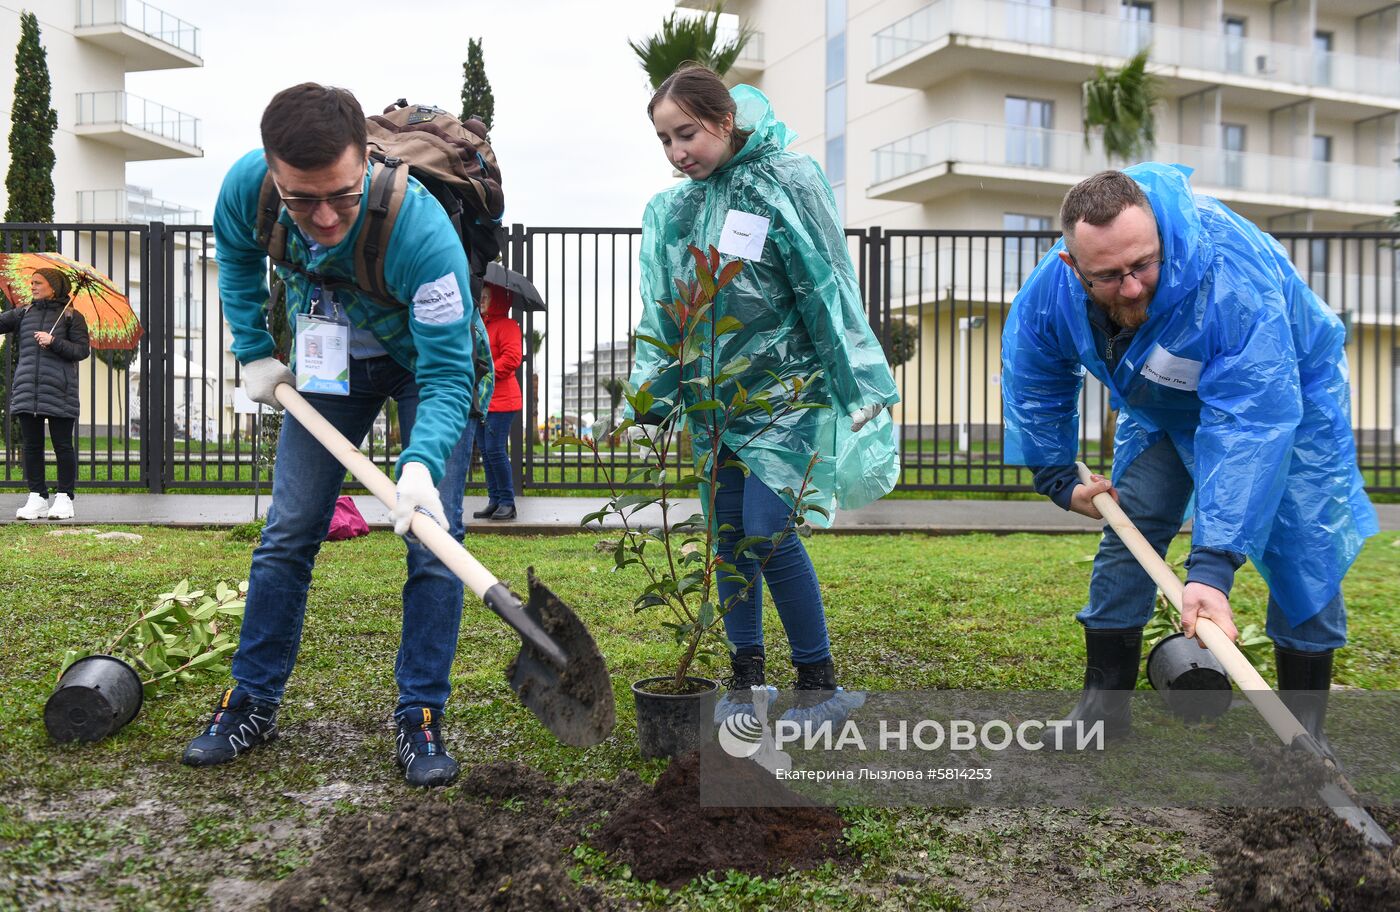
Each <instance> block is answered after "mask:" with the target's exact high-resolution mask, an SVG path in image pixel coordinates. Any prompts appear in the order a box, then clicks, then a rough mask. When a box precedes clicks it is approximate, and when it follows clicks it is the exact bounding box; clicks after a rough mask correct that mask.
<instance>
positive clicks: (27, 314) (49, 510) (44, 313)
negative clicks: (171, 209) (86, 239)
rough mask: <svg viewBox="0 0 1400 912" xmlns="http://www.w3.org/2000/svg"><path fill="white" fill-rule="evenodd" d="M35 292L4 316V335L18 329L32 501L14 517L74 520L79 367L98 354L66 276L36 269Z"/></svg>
mask: <svg viewBox="0 0 1400 912" xmlns="http://www.w3.org/2000/svg"><path fill="white" fill-rule="evenodd" d="M29 287H30V289H31V291H32V292H33V297H32V300H31V301H30V303H29V305H28V306H27V307H15V308H13V309H11V310H7V311H5V312H4V313H0V333H8V332H14V331H16V330H18V334H17V335H18V345H19V363H18V364H17V365H16V366H15V375H14V380H13V382H12V384H11V387H10V414H11V415H14V416H15V417H16V418H17V419H18V420H19V426H20V433H21V435H22V436H23V439H24V479H25V481H26V482H27V483H28V485H29V500H28V502H26V503H25V505H24V506H22V507H20V508H19V509H18V510H16V511H15V518H16V519H46V518H47V519H72V518H73V488H74V486H75V485H76V483H77V480H78V452H77V450H76V449H74V446H73V430H74V426H75V425H76V424H77V423H78V362H79V361H81V360H83V359H84V358H86V357H87V356H88V354H89V352H90V350H91V349H90V348H89V345H88V327H87V320H85V319H84V318H83V315H82V314H80V313H78V312H77V311H76V310H74V309H73V307H72V306H71V303H70V302H69V299H68V295H69V292H70V291H71V288H72V286H71V283H70V282H69V280H68V275H67V273H65V272H64V271H63V270H61V269H53V268H43V269H36V270H34V274H33V276H32V277H31V278H30V286H29ZM45 421H47V422H48V425H49V438H50V439H51V440H52V441H53V451H54V457H55V458H56V459H57V461H58V490H57V493H55V495H54V499H53V504H52V506H50V504H49V486H48V481H47V480H46V479H45V477H44V422H45Z"/></svg>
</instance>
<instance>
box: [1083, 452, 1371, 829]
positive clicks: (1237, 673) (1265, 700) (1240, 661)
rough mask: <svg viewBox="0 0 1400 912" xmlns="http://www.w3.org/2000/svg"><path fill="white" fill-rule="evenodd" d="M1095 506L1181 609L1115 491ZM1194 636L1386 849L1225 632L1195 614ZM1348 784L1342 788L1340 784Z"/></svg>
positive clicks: (1327, 796)
mask: <svg viewBox="0 0 1400 912" xmlns="http://www.w3.org/2000/svg"><path fill="white" fill-rule="evenodd" d="M1075 465H1076V467H1077V468H1078V469H1079V480H1080V481H1081V482H1083V483H1084V484H1086V485H1087V484H1092V483H1093V480H1092V479H1091V478H1090V474H1089V469H1088V467H1087V466H1085V465H1084V463H1082V462H1080V463H1076V464H1075ZM1094 506H1095V507H1097V508H1098V511H1099V513H1101V514H1103V518H1104V519H1106V520H1108V524H1109V525H1110V526H1112V527H1113V531H1114V532H1117V533H1118V537H1119V538H1120V539H1122V541H1123V544H1125V545H1127V547H1128V550H1129V551H1131V552H1132V555H1133V557H1135V558H1137V562H1138V563H1139V564H1141V565H1142V569H1143V570H1146V571H1147V575H1148V576H1150V577H1152V581H1153V582H1154V583H1156V584H1157V588H1159V589H1161V590H1162V592H1163V594H1164V595H1166V597H1167V598H1168V599H1169V600H1170V601H1171V603H1172V604H1173V605H1175V606H1176V610H1177V611H1180V610H1181V592H1182V589H1183V588H1184V587H1183V586H1182V583H1181V579H1180V578H1179V577H1177V575H1176V574H1175V573H1173V572H1172V569H1171V567H1169V566H1167V562H1166V561H1164V560H1162V558H1161V556H1160V555H1158V554H1157V552H1156V550H1155V549H1154V548H1153V547H1152V546H1151V545H1150V544H1148V543H1147V539H1145V538H1143V537H1142V533H1141V532H1139V531H1138V530H1137V527H1136V526H1134V525H1133V521H1132V520H1131V519H1129V518H1128V514H1126V513H1124V512H1123V509H1122V507H1120V506H1118V503H1117V501H1115V500H1114V499H1113V495H1111V494H1109V493H1107V492H1104V493H1103V494H1099V495H1097V496H1096V497H1095V498H1094ZM1196 636H1197V637H1199V638H1200V641H1201V642H1202V643H1204V644H1205V645H1206V648H1207V649H1209V650H1210V651H1211V653H1212V654H1214V655H1215V657H1216V658H1217V659H1219V660H1220V664H1221V665H1224V666H1225V670H1226V671H1227V672H1228V673H1229V675H1230V677H1232V678H1234V679H1235V683H1236V684H1238V685H1239V687H1240V690H1241V691H1242V692H1243V693H1244V695H1245V697H1247V698H1248V699H1249V702H1251V703H1253V704H1254V708H1255V709H1257V710H1258V711H1259V715H1261V716H1263V717H1264V721H1265V722H1267V723H1268V724H1269V727H1270V728H1272V729H1273V730H1274V734H1276V735H1278V738H1279V740H1280V741H1282V742H1283V743H1284V744H1285V745H1287V746H1290V747H1292V746H1293V745H1297V746H1299V747H1301V748H1303V749H1304V750H1307V751H1308V752H1309V753H1311V754H1313V755H1314V756H1315V757H1317V758H1318V759H1320V760H1322V761H1323V762H1324V763H1326V764H1327V766H1328V767H1329V769H1330V770H1331V771H1332V773H1333V774H1334V775H1335V776H1336V780H1337V781H1336V782H1329V783H1328V784H1327V785H1324V786H1322V787H1321V788H1319V789H1318V795H1319V796H1321V798H1322V800H1323V801H1325V802H1326V803H1327V806H1328V807H1329V808H1331V809H1332V813H1334V814H1336V815H1337V816H1338V817H1340V818H1341V819H1342V820H1344V821H1346V822H1347V824H1348V825H1349V826H1351V828H1352V829H1354V830H1356V831H1357V832H1359V833H1360V834H1361V835H1362V836H1363V837H1364V838H1365V839H1366V841H1367V842H1368V843H1370V844H1371V845H1372V846H1373V847H1375V848H1377V849H1389V848H1390V847H1391V846H1392V845H1393V843H1392V842H1391V840H1390V836H1388V835H1387V834H1386V832H1385V830H1384V829H1382V828H1381V826H1380V824H1378V823H1376V821H1375V819H1374V818H1372V817H1371V815H1370V814H1368V813H1366V811H1365V810H1364V809H1363V808H1361V807H1360V806H1359V805H1358V804H1357V803H1356V801H1355V800H1354V799H1353V798H1351V797H1350V795H1349V794H1348V793H1351V794H1355V790H1354V789H1352V788H1351V785H1350V783H1348V782H1347V781H1346V779H1345V777H1343V776H1342V774H1341V773H1340V772H1338V771H1337V769H1336V767H1335V766H1334V765H1333V764H1332V762H1331V761H1330V760H1328V759H1327V757H1326V755H1325V754H1324V753H1323V751H1322V748H1321V747H1320V746H1319V745H1318V743H1317V741H1316V740H1314V739H1313V737H1312V735H1310V734H1308V732H1307V729H1305V728H1303V725H1302V723H1301V722H1299V721H1298V720H1297V718H1296V717H1294V715H1293V713H1291V712H1290V711H1289V709H1288V707H1287V706H1285V705H1284V704H1283V701H1282V700H1280V699H1279V696H1278V694H1277V693H1275V692H1274V691H1273V689H1272V688H1270V687H1269V685H1268V684H1266V683H1265V682H1264V679H1263V678H1262V677H1260V676H1259V672H1257V671H1255V670H1254V666H1253V665H1251V664H1249V660H1248V659H1246V658H1245V657H1244V653H1242V652H1240V650H1239V648H1238V647H1236V646H1235V644H1234V643H1233V642H1232V641H1231V640H1230V638H1229V637H1227V636H1226V635H1225V631H1223V630H1221V629H1220V628H1219V627H1218V626H1217V625H1216V623H1215V622H1214V621H1212V620H1211V619H1210V618H1198V619H1197V620H1196ZM1343 785H1344V786H1346V789H1345V790H1343V788H1342V786H1343Z"/></svg>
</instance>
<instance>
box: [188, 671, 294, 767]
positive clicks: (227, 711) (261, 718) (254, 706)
mask: <svg viewBox="0 0 1400 912" xmlns="http://www.w3.org/2000/svg"><path fill="white" fill-rule="evenodd" d="M276 738H277V705H276V704H275V703H259V702H258V701H256V700H254V699H253V698H252V697H250V696H248V695H247V694H246V693H242V692H239V693H238V698H237V699H234V690H233V689H229V690H226V691H224V695H223V696H222V697H220V698H219V703H218V705H217V706H215V707H214V718H212V719H210V720H209V727H208V728H206V729H205V730H204V734H202V735H200V736H199V737H198V738H195V739H194V740H193V741H191V742H190V744H189V747H186V748H185V755H184V756H183V757H181V758H180V762H181V763H183V764H185V765H186V766H214V765H215V764H219V763H228V762H229V761H230V760H233V759H235V758H236V757H237V756H238V755H239V754H241V753H243V752H244V751H248V750H252V749H253V748H255V747H257V746H258V745H259V744H265V743H266V742H268V741H273V740H276Z"/></svg>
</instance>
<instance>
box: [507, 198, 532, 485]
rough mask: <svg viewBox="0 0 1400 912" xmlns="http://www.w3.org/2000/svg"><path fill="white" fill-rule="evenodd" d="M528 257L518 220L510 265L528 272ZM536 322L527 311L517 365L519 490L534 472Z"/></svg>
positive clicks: (513, 444)
mask: <svg viewBox="0 0 1400 912" xmlns="http://www.w3.org/2000/svg"><path fill="white" fill-rule="evenodd" d="M527 258H528V253H527V251H526V246H525V226H524V225H521V224H518V223H517V224H514V225H511V226H510V259H509V262H508V265H509V266H510V268H511V269H514V270H515V271H516V272H519V273H522V274H525V273H526V270H527V268H528V266H527ZM534 325H535V315H534V313H533V312H531V311H526V313H525V326H524V338H522V339H521V340H520V348H521V350H522V351H523V352H524V355H525V357H524V358H522V359H521V361H520V366H519V367H517V368H516V369H515V377H516V382H517V383H518V384H519V385H520V390H521V392H522V393H523V396H522V398H523V400H524V401H523V402H522V403H521V406H522V410H521V411H522V414H523V415H524V416H525V420H524V421H517V422H516V423H515V425H514V426H513V427H512V428H511V431H510V472H511V480H512V482H513V483H514V487H515V491H516V493H517V494H522V493H524V491H525V482H526V479H527V478H529V476H530V473H528V472H526V471H525V462H526V460H529V459H532V458H533V456H534V452H535V448H534V447H533V446H529V447H528V448H527V445H526V439H527V438H526V434H525V429H526V428H533V427H534V426H535V424H534V408H533V407H532V402H533V399H532V397H531V395H530V383H531V382H533V378H534V376H535V373H534V369H535V357H534V355H533V353H532V352H531V351H530V331H531V330H532V329H534ZM529 439H530V440H531V441H533V440H534V436H533V435H530V437H529Z"/></svg>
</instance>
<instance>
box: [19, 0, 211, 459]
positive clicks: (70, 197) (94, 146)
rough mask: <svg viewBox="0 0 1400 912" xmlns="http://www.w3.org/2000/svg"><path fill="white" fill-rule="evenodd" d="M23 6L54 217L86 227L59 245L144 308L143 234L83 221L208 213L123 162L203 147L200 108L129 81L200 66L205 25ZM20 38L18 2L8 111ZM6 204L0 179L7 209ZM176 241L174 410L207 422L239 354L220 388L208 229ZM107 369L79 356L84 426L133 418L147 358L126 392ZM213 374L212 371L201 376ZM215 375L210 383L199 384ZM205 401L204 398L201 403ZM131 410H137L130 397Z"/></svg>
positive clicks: (131, 13)
mask: <svg viewBox="0 0 1400 912" xmlns="http://www.w3.org/2000/svg"><path fill="white" fill-rule="evenodd" d="M25 6H26V8H27V9H28V10H30V11H32V12H34V14H35V15H36V17H37V18H38V21H39V30H40V43H41V44H42V45H43V46H44V49H45V52H46V54H47V59H48V69H49V78H50V80H51V104H52V106H53V108H54V110H55V111H56V112H57V115H58V129H57V130H56V131H55V133H54V138H53V147H54V154H55V159H56V161H55V166H54V174H53V177H54V216H55V221H57V222H58V223H60V224H68V225H73V224H77V225H79V226H80V227H79V228H78V229H76V230H72V229H70V230H64V231H61V232H60V244H61V245H62V248H63V252H64V253H65V254H66V255H69V256H72V257H74V258H76V259H78V260H80V261H82V262H85V263H88V264H90V265H92V266H94V267H96V268H97V269H98V270H100V271H101V272H103V273H104V274H105V275H107V276H108V277H110V278H111V279H112V280H113V282H114V283H115V284H116V286H117V287H118V288H120V289H122V290H127V291H129V292H130V297H131V300H132V304H133V306H138V307H139V305H140V301H141V295H142V290H143V289H142V286H143V275H142V270H141V263H140V261H141V255H142V251H141V250H140V245H139V243H138V242H137V240H136V235H134V234H131V233H129V232H127V231H124V230H121V229H117V230H110V229H97V228H94V229H84V228H82V227H81V226H83V225H94V226H95V225H122V224H131V225H139V224H146V223H149V222H152V221H163V222H166V223H168V224H171V225H177V226H180V225H193V224H197V223H198V222H199V221H200V216H201V213H200V212H198V211H197V210H195V209H194V208H191V207H188V206H184V205H181V204H179V203H178V202H169V201H166V200H164V199H161V198H160V194H159V193H158V192H157V191H156V190H155V189H154V188H146V187H138V186H134V185H132V184H129V183H128V182H127V178H126V164H127V162H131V161H153V160H170V161H172V162H174V161H178V160H181V159H190V158H199V157H201V156H203V154H204V151H203V148H202V146H201V139H200V121H199V119H198V118H197V117H195V116H194V115H192V114H188V113H185V112H182V111H177V110H174V109H173V108H170V107H169V106H166V105H163V104H161V103H160V102H159V100H158V99H148V98H142V97H140V96H137V95H135V94H133V93H131V92H128V91H126V74H127V73H132V72H139V71H149V70H180V69H184V68H189V67H199V66H203V65H204V61H203V58H202V57H201V56H200V54H201V52H200V32H199V29H198V28H197V27H195V26H194V25H192V24H191V23H188V22H185V21H184V20H182V19H179V18H177V17H175V16H173V15H171V14H169V13H167V12H165V11H164V10H162V9H160V8H159V7H157V6H154V5H152V4H150V3H146V2H144V0H31V2H29V3H27V4H26V5H25ZM19 37H20V9H19V8H17V7H6V8H4V9H0V58H3V59H4V60H5V61H6V63H5V64H4V65H0V71H3V72H4V73H5V74H6V75H4V76H0V102H4V103H5V110H6V111H8V110H9V109H10V108H11V107H12V105H13V98H14V71H13V60H14V53H15V48H16V46H17V44H18V43H19ZM9 130H10V118H9V117H8V116H4V117H3V118H0V135H3V136H4V137H8V133H9ZM4 205H5V191H4V187H3V186H0V207H3V206H4ZM173 243H174V247H175V251H176V268H175V270H174V272H173V275H172V276H171V278H172V280H173V283H174V288H173V293H174V296H175V302H176V304H175V321H174V326H173V327H172V328H171V331H172V332H173V336H174V338H173V340H172V346H173V347H172V350H173V352H174V353H175V355H176V357H175V358H174V359H172V362H173V371H174V374H175V386H174V392H175V400H174V401H175V403H176V406H175V407H176V410H177V419H179V420H184V421H186V423H191V422H193V423H194V424H197V425H205V424H207V423H208V422H207V421H206V419H208V418H210V417H213V415H215V414H216V413H217V410H218V408H219V407H220V404H221V403H222V404H225V405H226V404H227V400H228V397H229V395H230V394H231V391H232V365H231V361H229V363H227V364H225V365H224V366H225V373H226V374H227V380H226V381H225V383H224V384H223V388H222V389H219V388H217V387H218V376H219V366H220V363H221V362H222V361H226V360H228V359H227V356H226V355H225V348H226V346H225V345H224V344H223V340H221V339H220V338H218V333H217V331H215V332H213V333H212V334H207V333H206V332H205V326H206V324H208V325H209V326H210V327H211V328H212V327H216V326H217V325H218V319H217V311H216V310H215V308H217V306H218V296H217V292H216V291H214V289H215V287H216V281H217V274H216V270H215V269H214V266H213V258H212V256H208V257H206V256H205V253H206V249H205V248H206V247H208V246H210V245H212V237H210V236H206V235H203V234H189V233H183V232H177V233H176V234H175V235H174V241H173ZM206 262H207V268H206ZM109 374H110V372H109V369H108V368H107V366H106V365H105V364H104V363H102V362H101V361H99V360H98V359H96V358H92V359H89V360H87V361H85V362H84V363H83V365H82V373H81V383H82V398H83V402H82V419H81V423H82V426H83V429H82V431H81V433H88V432H89V431H91V432H93V433H98V434H102V433H113V434H116V433H120V431H121V428H122V426H123V425H124V424H127V421H126V417H125V415H124V414H123V412H125V411H127V410H128V407H127V406H126V404H125V401H124V400H125V397H126V396H127V395H130V397H131V398H133V399H134V398H135V392H134V391H135V390H136V389H137V387H138V383H137V379H138V377H139V366H137V367H133V369H132V371H131V373H130V377H129V379H130V381H131V382H130V383H129V384H128V385H129V387H130V391H125V390H119V389H116V390H114V389H112V388H111V386H110V384H109ZM206 374H207V375H208V376H209V377H210V378H213V379H212V380H205V375H206ZM210 384H212V386H210V389H207V390H203V389H202V387H204V386H206V385H210ZM185 387H189V388H190V390H191V395H190V402H191V403H193V404H194V405H193V407H194V409H195V410H196V411H198V412H199V414H196V415H188V416H184V417H182V414H183V412H188V411H190V407H188V406H187V405H186V404H185V403H184V401H183V399H184V393H185V389H184V388H185ZM201 394H202V395H201ZM201 400H202V401H203V402H204V403H207V405H200V404H199V403H201ZM129 411H130V413H131V415H132V416H134V415H135V414H137V408H136V407H135V405H134V403H133V405H132V406H131V407H130V409H129ZM193 430H194V428H190V431H191V433H192V432H193ZM192 435H193V433H192Z"/></svg>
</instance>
